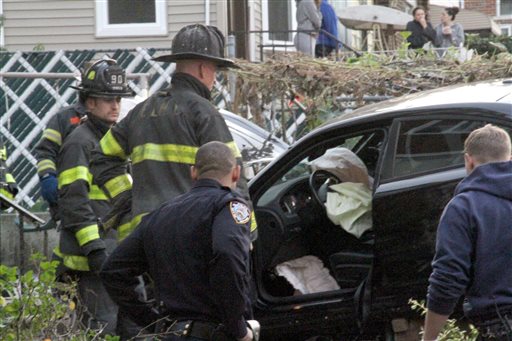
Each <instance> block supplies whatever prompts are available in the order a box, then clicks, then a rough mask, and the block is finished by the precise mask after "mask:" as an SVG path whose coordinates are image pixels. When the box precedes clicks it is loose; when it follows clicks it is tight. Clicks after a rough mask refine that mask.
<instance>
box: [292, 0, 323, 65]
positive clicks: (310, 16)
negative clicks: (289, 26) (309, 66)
mask: <svg viewBox="0 0 512 341" xmlns="http://www.w3.org/2000/svg"><path fill="white" fill-rule="evenodd" d="M295 1H296V4H297V13H296V18H297V31H298V32H297V33H296V34H295V38H294V40H293V41H294V44H295V48H296V49H297V51H299V52H302V53H304V54H306V55H308V56H311V57H313V56H314V49H315V44H316V36H317V35H318V31H319V30H320V27H321V25H322V14H321V13H320V9H319V8H318V7H319V6H318V5H317V4H315V2H313V0H295Z"/></svg>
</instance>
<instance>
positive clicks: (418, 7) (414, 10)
mask: <svg viewBox="0 0 512 341" xmlns="http://www.w3.org/2000/svg"><path fill="white" fill-rule="evenodd" d="M420 9H421V10H422V11H423V12H425V14H427V13H426V11H425V8H423V7H422V6H417V7H414V9H413V10H412V15H413V16H415V15H416V11H418V10H420Z"/></svg>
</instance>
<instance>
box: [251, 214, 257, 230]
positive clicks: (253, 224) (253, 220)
mask: <svg viewBox="0 0 512 341" xmlns="http://www.w3.org/2000/svg"><path fill="white" fill-rule="evenodd" d="M257 228H258V224H257V223H256V216H255V215H254V212H252V213H251V232H254V231H256V229H257Z"/></svg>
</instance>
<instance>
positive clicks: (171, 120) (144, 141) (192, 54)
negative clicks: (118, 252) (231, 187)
mask: <svg viewBox="0 0 512 341" xmlns="http://www.w3.org/2000/svg"><path fill="white" fill-rule="evenodd" d="M172 52H173V53H172V54H171V55H164V56H160V57H158V58H155V60H157V61H162V62H175V63H176V72H175V73H174V74H173V76H172V81H171V85H170V87H169V88H167V89H165V90H162V91H159V92H158V93H156V94H154V95H152V96H151V97H149V98H148V99H147V100H145V101H144V102H142V103H139V104H138V105H137V106H136V107H135V108H133V109H132V110H131V111H130V112H129V113H128V115H127V116H126V117H125V118H124V119H123V120H122V121H121V122H120V123H119V124H117V125H116V126H114V127H113V128H112V129H111V130H110V131H109V132H108V133H107V134H106V135H105V137H104V138H103V139H102V140H101V142H100V148H98V149H97V150H95V151H93V155H92V166H93V169H94V170H95V171H94V178H95V179H96V181H97V183H98V184H99V185H100V186H101V187H102V188H103V189H104V190H105V192H106V193H108V195H109V197H110V198H112V201H113V205H114V209H113V211H112V214H110V215H109V218H108V220H107V225H108V226H112V227H114V228H117V230H118V233H119V238H120V240H122V239H123V238H125V237H126V236H127V235H128V234H129V233H130V232H131V231H133V229H134V228H135V227H136V226H137V224H138V223H139V222H140V220H141V218H142V217H143V216H144V215H145V214H147V213H149V212H150V211H152V210H154V209H156V208H157V207H158V206H159V205H160V204H162V203H163V202H164V201H166V200H168V199H170V198H173V197H175V196H177V195H180V194H183V193H185V192H186V191H187V190H188V189H190V187H191V185H192V181H191V179H190V176H189V167H190V165H192V164H193V163H194V156H195V153H196V152H197V149H198V148H199V147H200V146H201V145H203V144H205V143H207V142H209V141H222V142H224V143H225V144H226V145H227V146H229V147H230V148H231V149H232V150H233V152H234V153H235V155H236V157H237V158H238V161H239V162H240V164H241V162H242V161H241V160H242V159H241V154H240V151H239V150H238V148H237V146H236V144H235V142H234V141H233V137H232V136H231V133H230V131H229V130H228V127H227V125H226V122H225V121H224V119H223V117H222V116H221V115H220V113H219V112H218V111H217V109H216V108H215V107H214V106H213V105H212V103H211V102H210V92H211V90H212V88H213V85H214V82H215V77H216V72H217V70H218V69H219V68H230V67H235V66H236V65H235V64H234V63H233V61H231V60H229V59H226V58H224V36H223V35H222V33H221V32H220V31H219V30H218V29H217V28H216V27H214V26H206V25H202V24H193V25H188V26H185V27H183V28H182V29H181V30H180V31H179V32H178V33H177V34H176V36H175V37H174V39H173V42H172ZM128 160H131V165H132V168H131V170H132V173H131V176H130V174H128V173H127V171H126V169H127V168H126V165H127V163H128ZM132 177H133V181H132ZM132 182H133V184H132ZM240 188H241V189H242V190H244V191H245V193H248V192H247V188H246V185H245V186H244V183H242V182H241V183H240ZM247 196H248V195H247ZM126 215H128V216H129V217H130V219H129V222H128V223H125V224H121V223H120V222H119V220H120V218H121V217H124V216H126ZM253 226H254V227H255V226H256V225H255V223H254V224H253Z"/></svg>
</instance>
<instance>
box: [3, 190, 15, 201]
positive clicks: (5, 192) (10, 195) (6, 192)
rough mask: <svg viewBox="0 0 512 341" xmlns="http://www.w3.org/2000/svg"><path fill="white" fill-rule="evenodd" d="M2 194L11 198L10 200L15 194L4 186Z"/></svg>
mask: <svg viewBox="0 0 512 341" xmlns="http://www.w3.org/2000/svg"><path fill="white" fill-rule="evenodd" d="M0 194H2V195H3V196H4V197H6V198H7V199H10V200H12V199H14V195H13V194H12V193H11V192H9V191H8V190H6V189H4V188H2V189H0Z"/></svg>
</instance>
